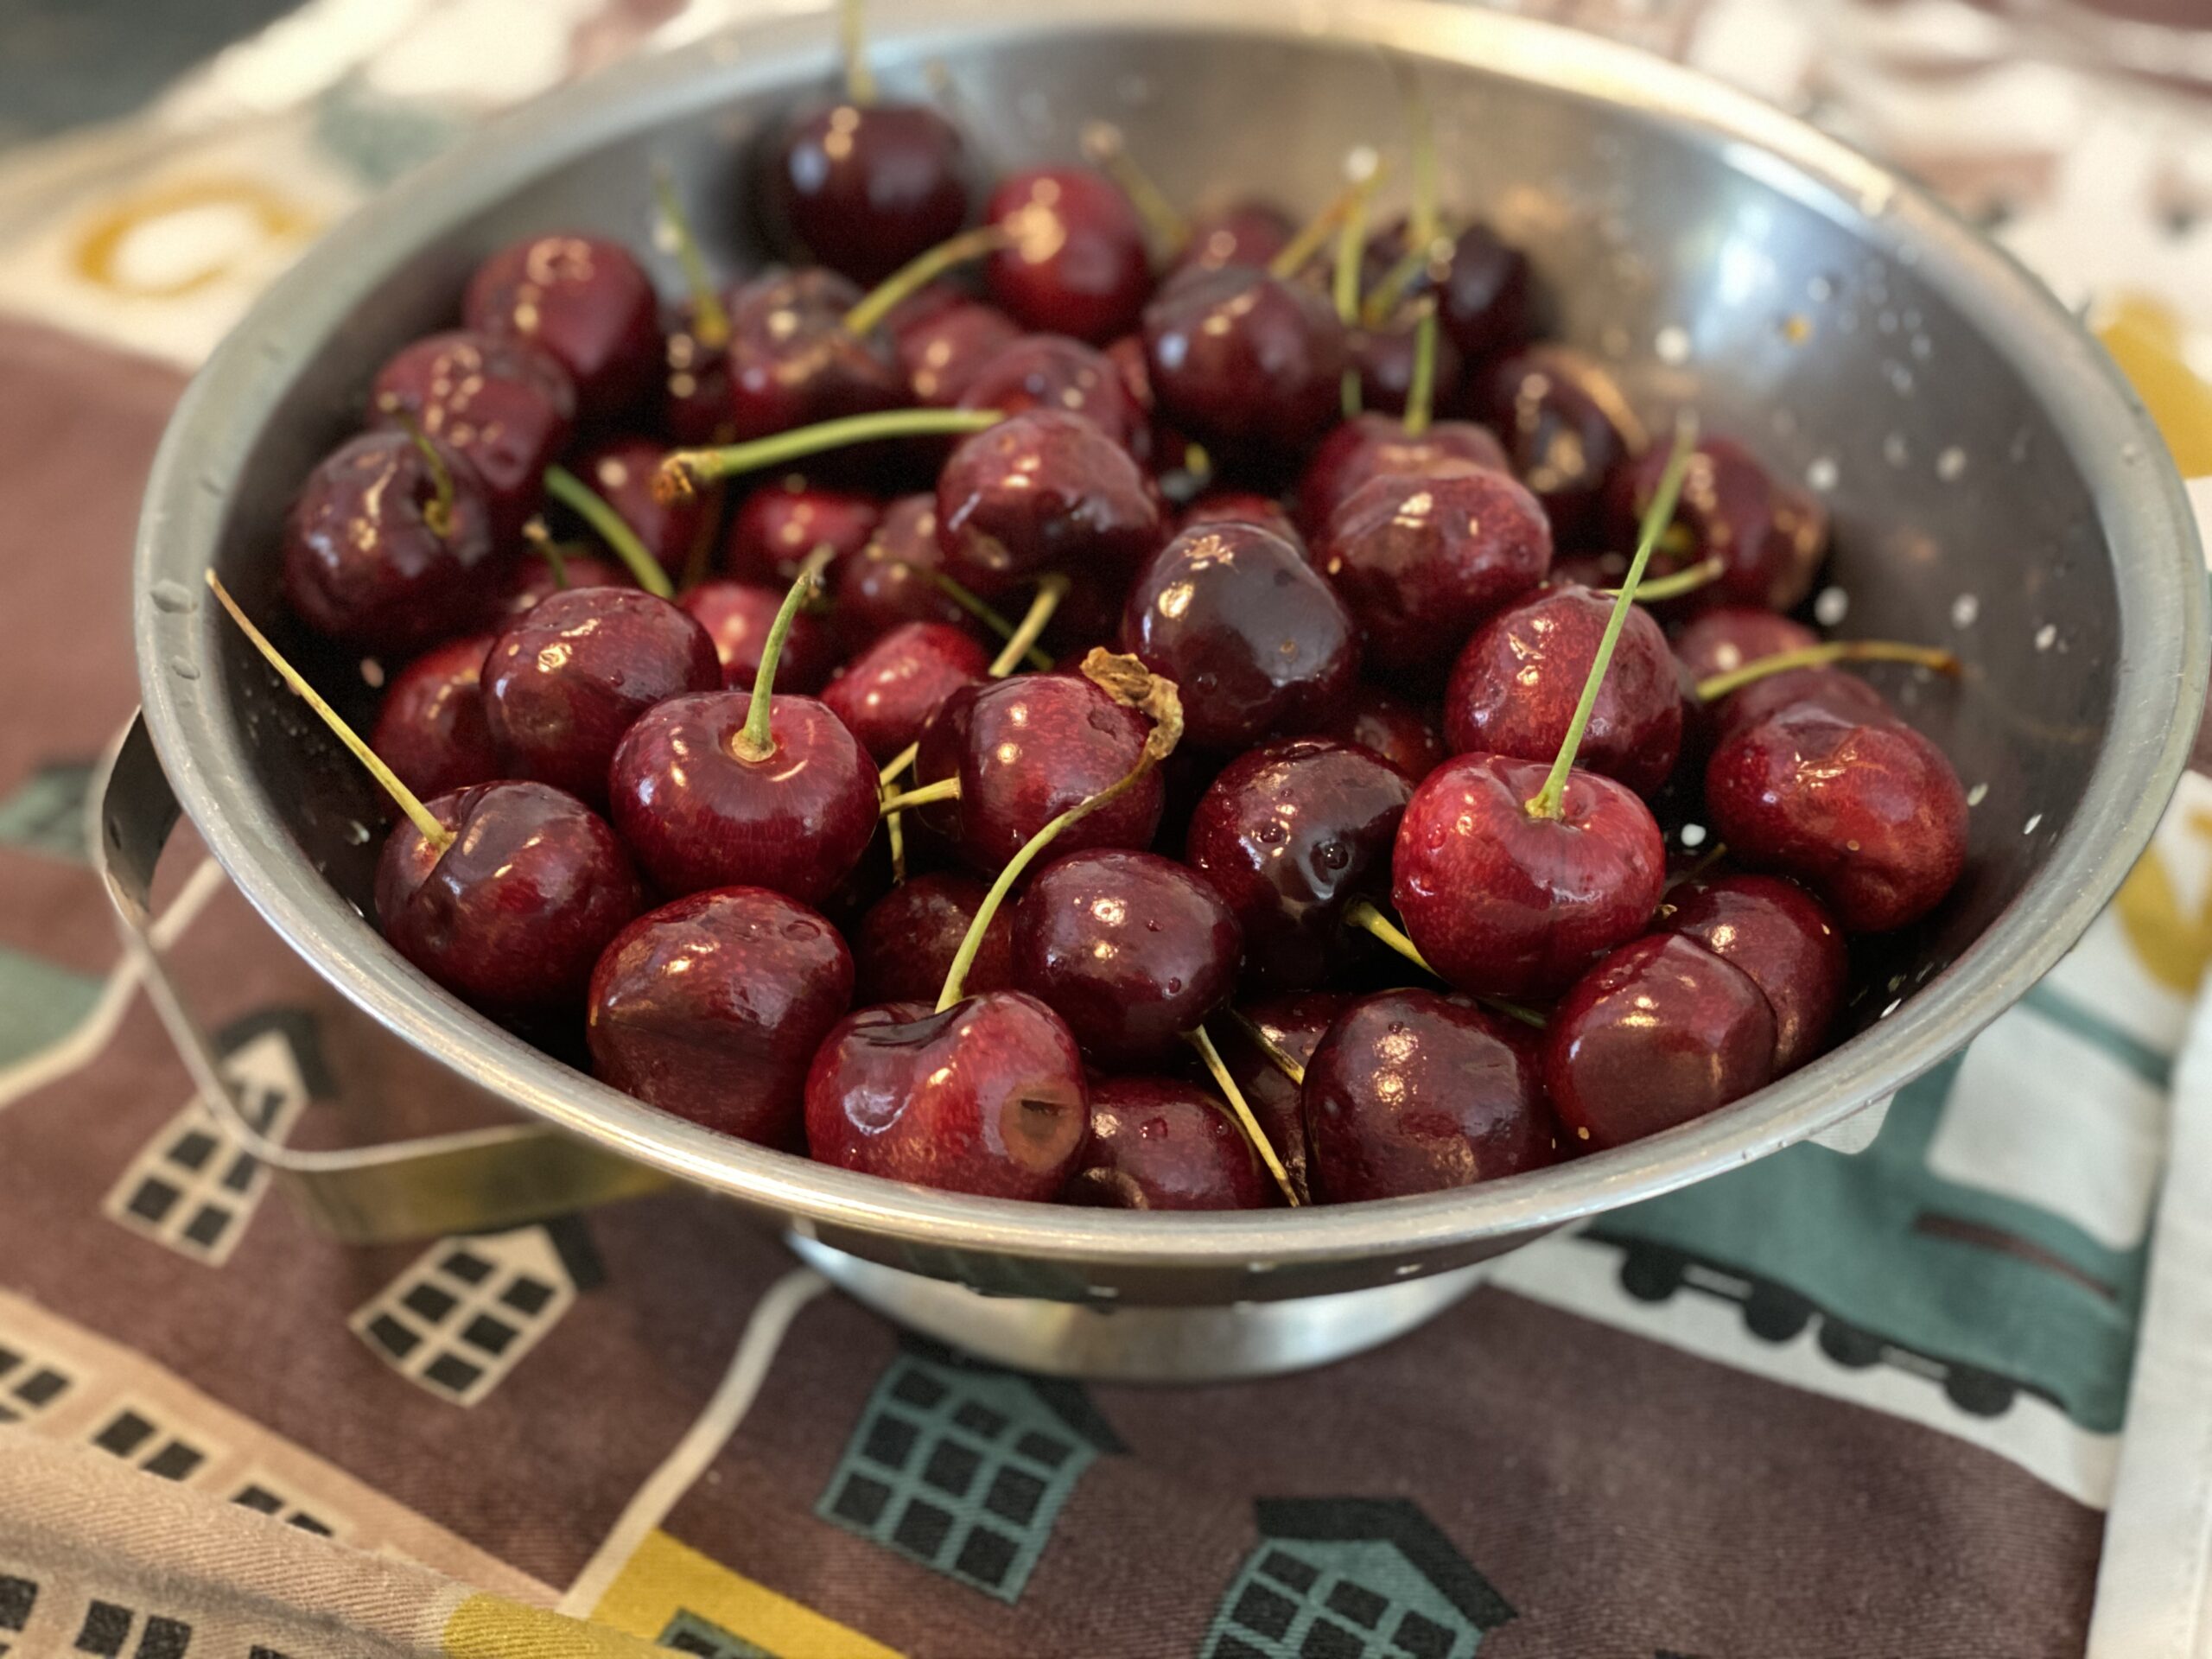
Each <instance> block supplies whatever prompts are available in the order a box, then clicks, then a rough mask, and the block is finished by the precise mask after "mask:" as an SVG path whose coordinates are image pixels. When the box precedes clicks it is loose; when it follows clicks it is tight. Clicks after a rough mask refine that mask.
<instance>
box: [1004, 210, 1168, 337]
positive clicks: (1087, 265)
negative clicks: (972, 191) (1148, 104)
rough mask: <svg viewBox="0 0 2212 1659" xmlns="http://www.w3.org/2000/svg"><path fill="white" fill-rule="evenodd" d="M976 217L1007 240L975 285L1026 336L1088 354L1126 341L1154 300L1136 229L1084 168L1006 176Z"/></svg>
mask: <svg viewBox="0 0 2212 1659" xmlns="http://www.w3.org/2000/svg"><path fill="white" fill-rule="evenodd" d="M983 217H984V219H986V220H988V222H990V223H991V224H994V225H1002V226H1006V227H1007V229H1008V230H1009V231H1011V232H1013V233H1014V245H1013V246H1012V247H1010V248H1005V249H1001V251H998V252H996V253H994V254H993V255H991V257H989V258H988V260H986V261H985V262H984V264H983V284H984V286H985V287H986V288H988V289H989V290H990V295H991V298H992V299H993V300H994V301H995V302H996V303H997V304H998V306H999V307H1000V308H1001V309H1002V310H1004V311H1005V312H1006V313H1007V315H1010V316H1011V317H1013V318H1014V321H1016V322H1019V323H1020V324H1021V326H1022V327H1025V328H1031V329H1035V330H1037V331H1039V332H1040V333H1045V334H1072V335H1073V336H1074V337H1075V338H1076V339H1077V340H1089V341H1090V342H1092V343H1093V344H1097V343H1099V342H1102V341H1104V340H1111V339H1113V338H1114V336H1115V335H1116V334H1126V333H1127V332H1128V329H1129V327H1130V326H1131V325H1132V324H1134V323H1135V321H1136V320H1137V314H1138V313H1139V312H1140V311H1141V310H1142V309H1143V308H1144V302H1145V296H1147V295H1148V294H1149V293H1151V291H1152V257H1151V254H1150V252H1149V251H1147V248H1146V245H1145V234H1144V221H1143V219H1141V218H1140V217H1138V214H1137V210H1136V209H1135V207H1132V206H1130V204H1129V199H1128V197H1127V196H1126V195H1124V194H1122V188H1121V187H1120V186H1119V185H1117V184H1116V183H1115V182H1114V181H1112V180H1111V179H1109V178H1108V177H1106V175H1103V173H1096V172H1093V171H1092V170H1091V169H1090V168H1083V167H1047V168H1034V169H1033V170H1031V171H1029V172H1026V173H1014V174H1010V175H1007V177H1006V178H1004V179H1002V180H1001V181H1000V182H999V187H998V188H997V189H995V190H994V191H992V192H991V198H990V200H989V201H988V203H986V204H985V206H984V208H983Z"/></svg>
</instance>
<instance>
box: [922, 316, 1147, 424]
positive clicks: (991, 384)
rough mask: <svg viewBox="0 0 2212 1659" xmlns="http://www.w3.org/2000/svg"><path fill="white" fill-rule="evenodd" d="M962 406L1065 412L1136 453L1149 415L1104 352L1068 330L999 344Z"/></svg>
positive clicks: (977, 374) (978, 370)
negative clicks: (1079, 418)
mask: <svg viewBox="0 0 2212 1659" xmlns="http://www.w3.org/2000/svg"><path fill="white" fill-rule="evenodd" d="M959 406H960V407H961V408H963V409H995V410H1000V411H1001V412H1002V413H1004V414H1007V415H1019V414H1020V413H1021V412H1022V411H1023V410H1030V409H1057V410H1065V411H1066V412H1067V413H1069V414H1071V415H1080V416H1083V417H1084V419H1086V420H1089V421H1091V422H1094V423H1096V425H1097V427H1098V429H1100V430H1101V431H1103V433H1105V434H1106V435H1107V436H1108V437H1109V438H1111V439H1113V440H1114V442H1116V443H1118V444H1120V445H1121V446H1122V448H1124V449H1127V450H1128V451H1130V452H1131V453H1132V454H1135V451H1136V449H1137V448H1138V446H1139V445H1140V444H1141V443H1142V442H1143V441H1144V434H1145V425H1146V413H1145V411H1144V410H1141V409H1139V408H1138V407H1137V404H1136V400H1135V398H1134V397H1130V396H1129V390H1128V386H1127V385H1124V384H1123V382H1122V374H1121V371H1120V370H1119V369H1117V368H1116V367H1115V366H1114V363H1113V360H1112V359H1109V357H1107V355H1106V354H1105V353H1103V352H1101V351H1098V350H1097V349H1096V348H1095V347H1093V346H1086V345H1084V343H1083V342H1082V341H1081V340H1070V339H1069V338H1068V337H1067V336H1066V335H1065V334H1024V335H1023V336H1021V337H1020V339H1018V340H1012V341H1010V342H1008V343H1007V345H1006V346H1002V347H1001V348H1000V350H999V351H998V352H997V353H995V354H994V355H993V356H991V357H990V358H989V359H987V360H986V361H984V362H982V363H981V364H979V365H976V372H975V373H974V374H973V375H971V376H970V377H969V381H968V385H967V389H966V390H965V391H963V392H962V393H961V394H960V397H959Z"/></svg>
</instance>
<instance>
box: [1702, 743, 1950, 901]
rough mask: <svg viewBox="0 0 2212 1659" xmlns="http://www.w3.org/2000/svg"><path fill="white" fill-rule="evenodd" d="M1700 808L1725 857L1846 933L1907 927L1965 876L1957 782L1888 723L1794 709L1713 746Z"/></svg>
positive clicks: (1930, 752) (1937, 756) (1939, 758)
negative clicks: (1805, 890)
mask: <svg viewBox="0 0 2212 1659" xmlns="http://www.w3.org/2000/svg"><path fill="white" fill-rule="evenodd" d="M1705 798H1706V810H1707V813H1708V814H1709V815H1710V817H1711V819H1712V823H1713V833H1714V834H1715V835H1717V836H1719V838H1720V839H1721V840H1722V841H1723V842H1726V844H1727V847H1728V850H1729V852H1730V854H1731V855H1732V856H1733V857H1735V858H1736V859H1738V861H1741V862H1742V863H1744V864H1745V865H1748V866H1750V867H1751V868H1753V869H1761V870H1770V871H1772V872H1774V873H1775V874H1780V875H1787V876H1790V877H1793V878H1795V879H1796V880H1799V881H1802V882H1803V883H1804V884H1805V885H1806V886H1807V887H1810V888H1811V889H1812V890H1813V892H1814V893H1815V895H1816V896H1817V897H1819V898H1820V899H1821V900H1822V901H1823V902H1825V903H1826V904H1827V907H1828V909H1829V910H1830V912H1833V913H1834V917H1835V919H1836V922H1837V923H1838V925H1840V926H1841V927H1842V928H1843V930H1844V931H1846V932H1847V933H1882V932H1887V931H1890V930H1891V929H1892V928H1898V927H1903V926H1904V925H1906V924H1907V923H1910V922H1916V921H1918V920H1919V919H1920V918H1922V917H1923V916H1925V915H1927V914H1928V912H1929V911H1931V910H1933V909H1935V908H1936V906H1937V905H1939V904H1941V903H1942V900H1943V897H1944V895H1945V894H1947V893H1949V892H1950V890H1951V888H1952V887H1954V886H1955V885H1956V884H1957V882H1958V879H1959V876H1960V875H1961V873H1962V872H1963V871H1964V870H1965V868H1966V859H1967V798H1966V791H1965V790H1964V789H1963V788H1961V786H1960V784H1959V775H1958V773H1957V772H1955V771H1953V770H1952V769H1951V763H1950V761H1949V760H1947V759H1946V758H1945V757H1944V754H1943V752H1942V750H1941V749H1939V748H1937V747H1936V746H1935V745H1934V744H1933V743H1931V742H1929V741H1928V740H1927V739H1926V738H1924V737H1923V736H1922V735H1921V734H1919V733H1918V732H1916V731H1915V730H1913V729H1912V728H1911V727H1910V726H1907V725H1904V723H1903V722H1901V721H1893V720H1885V721H1880V722H1878V723H1870V722H1864V721H1855V720H1852V719H1850V718H1848V717H1845V716H1840V715H1835V714H1834V713H1831V712H1830V711H1828V710H1827V709H1822V708H1820V707H1819V706H1817V705H1815V704H1811V703H1802V702H1801V703H1796V704H1793V705H1791V706H1790V707H1789V708H1787V709H1783V710H1782V711H1781V712H1780V713H1779V714H1777V715H1772V716H1771V717H1770V718H1768V719H1766V720H1764V721H1759V722H1758V723H1757V724H1756V725H1752V726H1749V727H1746V728H1742V729H1740V730H1738V732H1736V733H1735V734H1734V735H1732V736H1731V737H1729V738H1727V739H1726V740H1724V741H1722V743H1721V745H1720V747H1719V748H1717V749H1715V750H1714V751H1713V758H1712V760H1709V761H1707V764H1706V772H1705Z"/></svg>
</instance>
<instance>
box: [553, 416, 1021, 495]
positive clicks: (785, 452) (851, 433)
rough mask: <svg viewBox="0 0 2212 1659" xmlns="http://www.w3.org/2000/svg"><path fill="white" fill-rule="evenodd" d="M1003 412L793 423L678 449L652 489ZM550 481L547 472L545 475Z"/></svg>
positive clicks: (943, 430) (971, 425)
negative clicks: (742, 438) (746, 439)
mask: <svg viewBox="0 0 2212 1659" xmlns="http://www.w3.org/2000/svg"><path fill="white" fill-rule="evenodd" d="M1005 418H1006V416H1005V415H1004V413H1003V412H1001V410H995V409H887V410H880V411H879V412H877V413H875V414H873V415H847V416H842V418H840V419H838V420H834V421H822V422H819V423H817V424H815V425H813V426H797V427H793V428H792V429H791V430H790V431H788V432H779V433H776V434H775V435H773V436H771V437H766V438H755V439H754V440H753V442H750V443H733V444H725V445H721V446H719V447H717V448H711V449H677V450H675V451H673V452H672V453H671V454H669V455H668V456H667V457H666V458H664V460H663V461H661V464H660V471H659V472H658V474H655V476H654V478H653V493H654V495H655V496H656V497H658V499H662V500H664V501H683V500H688V499H690V498H691V497H692V496H693V495H695V494H696V493H698V489H699V486H701V485H702V484H710V483H712V482H713V481H714V480H716V479H718V478H728V477H730V476H732V475H733V474H738V473H750V472H753V471H756V470H757V469H759V468H760V467H780V466H782V465H783V464H784V463H785V461H798V460H799V459H800V458H802V457H803V456H806V455H818V454H822V453H823V451H824V450H828V449H842V448H846V447H847V446H848V445H849V444H855V443H868V442H874V440H875V439H878V438H930V437H943V436H946V435H960V436H964V435H967V434H969V433H970V432H982V431H984V430H986V429H988V428H990V427H994V426H996V425H997V424H998V423H1000V422H1001V421H1002V420H1004V419H1005ZM548 478H549V481H550V472H549V474H548Z"/></svg>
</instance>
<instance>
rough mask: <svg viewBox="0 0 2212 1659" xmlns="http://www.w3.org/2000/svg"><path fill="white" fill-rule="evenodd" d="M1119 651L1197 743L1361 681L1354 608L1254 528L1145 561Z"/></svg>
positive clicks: (1292, 711) (1218, 744) (1296, 724)
mask: <svg viewBox="0 0 2212 1659" xmlns="http://www.w3.org/2000/svg"><path fill="white" fill-rule="evenodd" d="M1662 649H1663V646H1662ZM1122 650H1124V651H1127V652H1132V653H1133V654H1135V656H1137V657H1140V658H1142V659H1143V660H1144V664H1145V666H1146V667H1147V668H1149V669H1150V670H1152V671H1153V672H1154V673H1155V674H1158V675H1160V676H1162V677H1166V678H1167V679H1171V680H1173V681H1174V682H1175V683H1176V685H1177V687H1178V688H1179V690H1181V692H1182V694H1183V699H1184V704H1183V706H1184V718H1185V734H1186V736H1187V737H1188V739H1189V741H1191V742H1192V743H1195V744H1197V745H1198V746H1199V747H1202V748H1210V749H1241V748H1245V747H1249V746H1250V745H1251V744H1253V743H1255V742H1256V741H1258V740H1259V739H1261V738H1262V737H1264V736H1266V735H1267V734H1268V733H1270V732H1279V731H1300V730H1304V729H1306V728H1310V727H1313V726H1315V725H1318V724H1319V723H1320V722H1322V721H1326V720H1329V719H1331V718H1332V717H1333V716H1334V715H1337V714H1338V712H1340V711H1341V710H1342V709H1344V706H1345V704H1346V702H1348V701H1349V699H1350V698H1351V689H1352V686H1353V684H1354V683H1356V682H1357V679H1358V677H1359V631H1358V629H1357V626H1355V625H1354V624H1353V622H1352V620H1351V612H1349V611H1347V610H1346V609H1345V608H1344V602H1343V601H1341V600H1339V599H1338V597H1337V594H1336V590H1335V589H1334V588H1331V587H1330V586H1329V584H1328V583H1327V582H1325V581H1324V580H1323V579H1322V577H1321V575H1320V573H1319V571H1317V570H1315V569H1313V566H1312V565H1311V564H1308V563H1306V558H1305V556H1303V555H1302V554H1300V552H1299V550H1297V549H1296V548H1294V547H1293V546H1292V545H1291V544H1290V543H1288V542H1287V541H1285V540H1284V539H1283V538H1282V537H1280V536H1277V535H1275V534H1274V532H1273V531H1267V530H1262V529H1261V528H1260V527H1259V526H1258V525H1256V524H1202V525H1200V526H1199V527H1198V528H1197V529H1195V530H1186V531H1184V532H1183V533H1182V534H1181V535H1179V536H1178V537H1175V539H1174V540H1173V541H1171V542H1169V543H1167V545H1166V546H1165V547H1163V548H1161V549H1160V551H1159V552H1158V553H1157V554H1155V555H1154V556H1153V559H1152V562H1151V563H1149V564H1147V566H1145V568H1144V569H1143V570H1142V571H1141V573H1140V574H1139V575H1138V576H1137V579H1136V582H1135V583H1134V584H1133V585H1132V586H1131V588H1129V595H1128V605H1127V607H1126V608H1125V609H1124V610H1123V611H1122Z"/></svg>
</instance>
